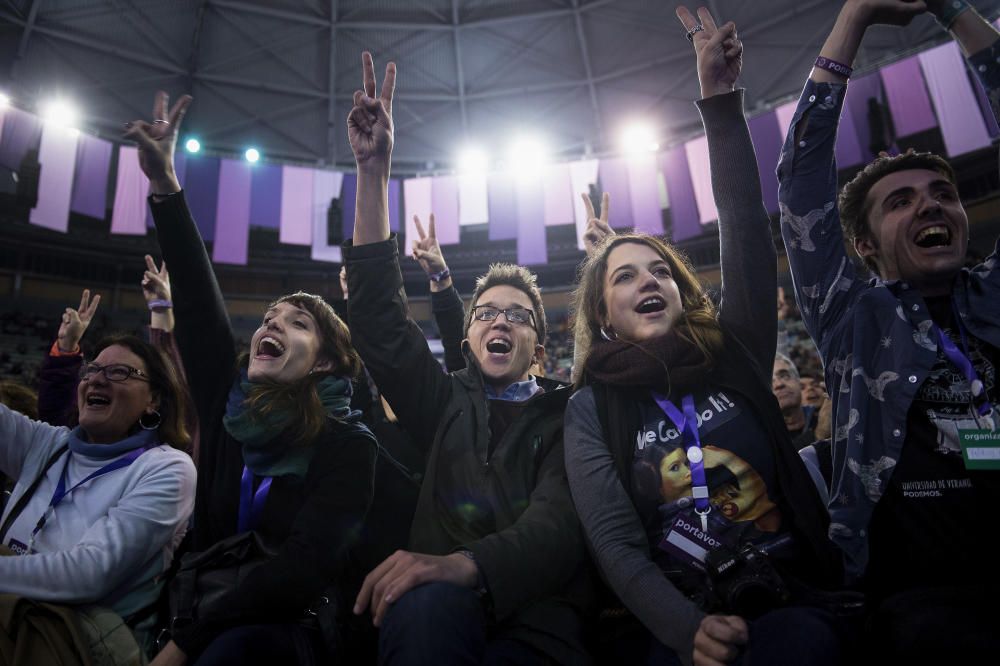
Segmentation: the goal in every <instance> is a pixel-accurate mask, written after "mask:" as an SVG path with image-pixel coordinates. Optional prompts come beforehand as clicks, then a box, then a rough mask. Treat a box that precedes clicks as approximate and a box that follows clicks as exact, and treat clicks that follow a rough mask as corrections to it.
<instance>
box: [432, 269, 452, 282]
mask: <svg viewBox="0 0 1000 666" xmlns="http://www.w3.org/2000/svg"><path fill="white" fill-rule="evenodd" d="M449 277H451V271H450V270H448V269H447V268H446V269H444V270H443V271H441V272H440V273H431V274H430V275H428V276H427V278H428V279H429V280H430V281H431V282H440V281H441V280H444V279H446V278H449Z"/></svg>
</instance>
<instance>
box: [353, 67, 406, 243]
mask: <svg viewBox="0 0 1000 666" xmlns="http://www.w3.org/2000/svg"><path fill="white" fill-rule="evenodd" d="M361 66H362V70H363V74H362V77H363V83H364V90H357V91H355V93H354V108H353V109H351V113H350V115H349V116H348V118H347V134H348V139H349V140H350V142H351V149H352V150H353V151H354V159H355V161H356V162H357V165H358V195H357V204H356V207H355V214H354V244H355V245H366V244H368V243H377V242H379V241H384V240H387V239H388V238H389V163H390V161H391V157H392V142H393V125H392V94H393V91H394V90H395V88H396V64H395V63H392V62H390V63H389V64H388V65H386V67H385V78H384V79H383V80H382V91H381V92H380V93H379V96H378V97H376V96H375V63H374V62H373V61H372V55H371V54H370V53H368V52H367V51H365V52H364V53H363V54H362V55H361Z"/></svg>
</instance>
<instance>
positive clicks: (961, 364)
mask: <svg viewBox="0 0 1000 666" xmlns="http://www.w3.org/2000/svg"><path fill="white" fill-rule="evenodd" d="M955 321H956V322H957V324H958V331H959V334H960V335H961V336H962V348H963V349H964V350H965V352H964V353H963V351H962V349H959V348H958V347H957V346H955V343H954V342H952V341H951V338H949V337H948V336H947V335H945V333H944V331H942V330H941V327H940V326H938V325H937V324H934V332H935V333H937V338H938V343H939V344H940V345H941V351H943V352H944V355H945V356H946V357H947V358H948V360H949V361H951V362H952V364H953V365H954V366H955V367H956V368H958V369H959V370H961V371H962V374H963V375H965V378H966V379H967V380H968V381H969V390H970V391H971V392H972V404H973V406H974V407H975V409H976V412H977V413H978V414H979V416H989V414H990V412H991V411H992V409H993V408H992V406H991V405H990V401H989V399H988V398H987V397H986V387H985V386H983V381H982V380H981V379H979V375H978V373H976V368H975V367H973V365H972V361H971V360H970V359H969V356H968V353H969V345H968V341H967V340H966V337H965V328H964V327H963V326H962V322H961V320H959V319H958V317H957V316H956V318H955Z"/></svg>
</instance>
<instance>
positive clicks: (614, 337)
mask: <svg viewBox="0 0 1000 666" xmlns="http://www.w3.org/2000/svg"><path fill="white" fill-rule="evenodd" d="M601 337H602V338H604V339H605V340H610V341H612V342H614V341H615V340H617V339H618V334H617V333H615V332H614V329H612V331H611V335H608V332H607V331H605V330H604V327H603V326H601Z"/></svg>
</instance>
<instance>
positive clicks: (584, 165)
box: [569, 160, 600, 250]
mask: <svg viewBox="0 0 1000 666" xmlns="http://www.w3.org/2000/svg"><path fill="white" fill-rule="evenodd" d="M599 166H600V165H599V163H598V161H597V160H580V161H578V162H570V163H569V181H570V191H571V192H572V193H573V222H574V224H575V225H576V247H577V248H578V249H580V250H585V249H586V246H585V245H584V242H583V234H584V233H585V232H586V231H587V219H588V215H587V206H586V205H585V204H584V203H583V197H582V196H580V195H581V194H587V193H588V192H589V191H590V186H591V185H593V184H594V183H596V182H597V169H598V167H599Z"/></svg>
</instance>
